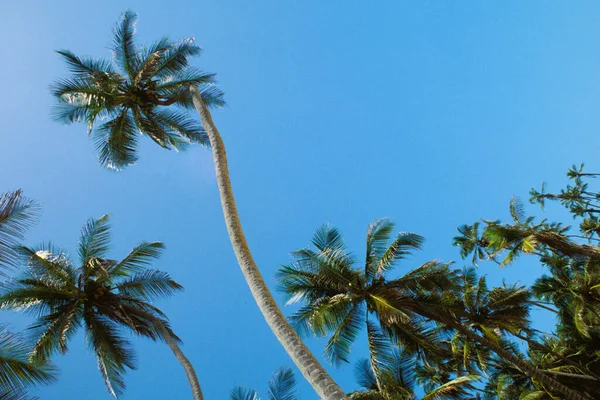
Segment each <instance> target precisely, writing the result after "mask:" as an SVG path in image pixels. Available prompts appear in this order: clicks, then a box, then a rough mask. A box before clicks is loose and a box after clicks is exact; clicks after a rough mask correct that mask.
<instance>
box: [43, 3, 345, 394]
mask: <svg viewBox="0 0 600 400" xmlns="http://www.w3.org/2000/svg"><path fill="white" fill-rule="evenodd" d="M135 18H136V16H135V14H134V13H133V12H132V11H126V12H125V13H124V14H123V17H122V19H121V21H120V22H119V23H118V25H117V27H116V29H115V38H114V48H113V50H114V53H115V56H116V57H115V59H116V63H117V65H116V66H114V65H113V64H112V63H111V62H108V61H99V60H91V59H85V58H79V57H77V56H75V55H73V54H72V53H70V52H68V51H66V50H61V51H60V52H59V53H60V54H61V55H62V56H63V57H64V58H65V59H66V61H67V63H68V65H69V67H70V69H71V72H72V73H73V74H74V75H73V77H72V78H71V79H65V80H62V81H58V82H57V83H56V84H55V85H54V87H53V93H54V95H55V96H56V97H57V98H58V101H59V107H58V109H57V111H56V116H57V119H59V120H61V121H64V122H77V121H85V122H87V124H88V130H90V132H92V136H93V138H94V139H95V141H96V148H97V150H98V153H99V159H100V162H101V163H102V165H104V166H107V167H111V168H117V169H120V168H123V167H125V166H127V165H129V164H132V163H134V162H135V161H136V160H137V155H136V143H137V142H136V140H137V131H138V130H139V131H140V132H142V133H144V134H146V135H148V136H149V137H150V138H151V139H152V140H154V141H155V142H156V143H158V144H159V145H160V146H162V147H164V148H176V149H182V148H184V147H185V145H186V144H187V143H200V144H202V145H210V147H211V148H212V150H213V157H214V163H215V169H216V177H217V184H218V187H219V193H220V196H221V204H222V207H223V214H224V217H225V223H226V225H227V230H228V232H229V238H230V240H231V243H232V246H233V249H234V252H235V254H236V257H237V260H238V263H239V265H240V267H241V269H242V272H243V274H244V276H245V278H246V282H247V283H248V286H249V287H250V291H251V292H252V295H253V296H254V299H255V301H256V302H257V304H258V306H259V308H260V310H261V312H262V314H263V316H264V317H265V319H266V321H267V323H268V324H269V326H270V327H271V330H272V331H273V332H274V334H275V336H276V337H277V339H278V340H279V342H280V343H281V344H282V345H283V347H284V348H285V350H286V351H287V353H288V354H289V355H290V357H291V358H292V360H293V361H294V363H295V364H296V366H298V368H299V369H300V371H301V372H302V374H303V375H304V377H305V378H306V379H307V380H308V382H309V383H310V384H311V385H312V386H313V388H314V389H315V391H316V392H317V394H318V395H319V396H321V398H323V399H327V400H339V399H342V398H344V397H345V395H344V392H343V390H342V389H341V388H340V387H339V386H338V385H337V384H336V383H335V381H333V379H332V378H331V377H330V376H329V374H328V373H327V371H325V369H324V368H323V367H322V366H321V365H320V364H319V362H318V361H317V359H316V358H315V357H314V356H313V355H312V353H311V352H310V350H309V349H308V347H306V345H305V344H304V343H303V342H302V341H301V340H300V338H299V337H298V335H297V334H296V332H295V331H294V329H293V328H292V327H291V326H290V324H289V323H288V322H287V320H286V319H285V316H284V315H283V314H282V313H281V310H280V309H279V307H278V306H277V303H276V302H275V299H274V298H273V296H272V295H271V293H270V291H269V288H268V287H267V285H266V283H265V281H264V279H263V278H262V276H261V274H260V271H259V270H258V267H257V266H256V263H255V262H254V260H253V258H252V254H251V253H250V249H249V248H248V245H247V243H246V239H245V236H244V233H243V230H242V226H241V223H240V219H239V216H238V213H237V208H236V205H235V200H234V197H233V191H232V188H231V182H230V180H229V171H228V167H227V156H226V153H225V147H224V144H223V141H222V139H221V136H220V134H219V131H218V130H217V128H216V126H215V125H214V123H213V121H212V117H211V115H210V111H209V109H208V107H211V106H220V105H223V104H224V101H223V98H222V93H221V92H220V91H219V90H218V89H217V88H216V87H215V86H214V84H213V80H214V75H212V74H206V73H203V72H200V71H197V70H195V69H192V68H190V67H189V63H188V58H189V57H191V56H194V55H198V54H199V53H200V48H199V47H198V46H196V45H194V44H193V41H192V40H191V39H186V40H183V41H181V42H178V43H171V42H169V41H168V40H167V39H162V40H161V41H159V42H158V43H155V44H153V45H152V46H150V47H148V48H147V49H144V50H140V49H138V48H137V47H136V46H135V45H134V42H133V33H134V22H135ZM118 70H120V72H118ZM192 105H193V106H195V108H196V110H197V111H198V113H199V114H200V119H201V122H202V126H203V128H202V126H200V125H199V124H198V123H196V122H195V121H193V120H189V119H188V118H187V116H186V115H185V114H182V113H180V112H179V111H176V110H173V109H172V107H170V106H179V107H182V108H189V107H191V106H192ZM98 117H104V118H108V119H109V120H108V121H107V122H105V123H103V124H101V125H100V126H99V127H97V128H96V129H95V130H94V129H93V126H94V123H95V122H96V119H97V118H98Z"/></svg>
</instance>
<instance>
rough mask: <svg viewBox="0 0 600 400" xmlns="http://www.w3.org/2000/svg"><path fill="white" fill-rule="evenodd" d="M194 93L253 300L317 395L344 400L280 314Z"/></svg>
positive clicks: (212, 129)
mask: <svg viewBox="0 0 600 400" xmlns="http://www.w3.org/2000/svg"><path fill="white" fill-rule="evenodd" d="M191 90H192V98H193V101H194V106H195V107H196V110H197V111H198V114H200V119H201V121H202V125H203V126H204V129H205V130H206V133H207V134H208V138H209V140H210V145H211V147H212V152H213V158H214V163H215V171H216V176H217V185H218V186H219V194H220V197H221V206H222V208H223V214H224V217H225V224H226V226H227V231H228V233H229V239H230V240H231V244H232V246H233V251H234V252H235V255H236V257H237V260H238V263H239V265H240V268H241V269H242V273H243V274H244V277H245V278H246V282H247V283H248V286H249V288H250V291H251V292H252V296H253V297H254V300H255V301H256V303H257V304H258V307H259V309H260V311H261V313H262V315H263V316H264V318H265V320H266V321H267V323H268V324H269V326H270V327H271V330H272V331H273V333H274V334H275V336H276V337H277V339H278V340H279V342H280V343H281V344H282V346H283V347H284V349H285V350H286V351H287V353H288V354H289V356H290V357H291V358H292V360H293V361H294V363H295V364H296V366H297V367H298V368H299V369H300V372H302V375H304V377H305V378H306V380H307V381H308V382H309V383H310V384H311V385H312V387H313V388H314V389H315V391H316V392H317V394H318V395H319V396H320V397H321V398H322V399H326V400H340V399H345V398H346V395H345V393H344V391H343V390H342V389H341V388H340V387H339V386H338V385H337V383H335V381H334V380H333V379H331V377H330V376H329V374H328V373H327V371H325V369H324V368H323V367H322V366H321V365H320V364H319V362H318V361H317V359H316V358H315V357H314V356H313V355H312V353H311V352H310V350H309V349H308V347H306V345H305V344H304V343H303V342H302V340H301V339H300V337H299V336H298V334H297V333H296V331H295V330H294V328H292V326H291V325H290V324H289V323H288V321H287V319H286V318H285V316H284V315H283V313H282V312H281V310H279V307H278V306H277V303H276V302H275V300H274V299H273V296H272V295H271V292H269V288H268V287H267V285H266V283H265V281H264V279H263V278H262V276H261V274H260V271H259V270H258V267H257V266H256V264H255V263H254V259H253V258H252V254H251V253H250V249H249V248H248V244H247V243H246V238H245V236H244V232H243V230H242V225H241V223H240V219H239V216H238V212H237V208H236V205H235V199H234V197H233V191H232V189H231V182H230V181H229V169H228V167H227V155H226V153H225V146H224V144H223V140H222V139H221V135H220V134H219V131H218V130H217V128H216V126H215V125H214V123H213V120H212V117H211V115H210V111H209V110H208V107H207V106H206V104H205V103H204V100H203V99H202V96H201V94H200V91H199V90H198V88H196V87H191Z"/></svg>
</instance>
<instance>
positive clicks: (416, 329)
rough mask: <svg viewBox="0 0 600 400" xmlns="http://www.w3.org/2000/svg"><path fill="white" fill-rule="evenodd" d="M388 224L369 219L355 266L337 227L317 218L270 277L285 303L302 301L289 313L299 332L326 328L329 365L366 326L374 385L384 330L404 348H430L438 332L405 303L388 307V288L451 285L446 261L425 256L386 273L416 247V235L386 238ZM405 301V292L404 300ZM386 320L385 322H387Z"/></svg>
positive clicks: (386, 358)
mask: <svg viewBox="0 0 600 400" xmlns="http://www.w3.org/2000/svg"><path fill="white" fill-rule="evenodd" d="M393 229H394V224H393V222H392V221H391V220H389V219H380V220H377V221H374V222H372V223H371V224H370V225H369V229H368V230H367V237H366V242H367V249H366V255H365V258H364V264H362V265H357V263H356V261H355V258H354V256H353V255H352V254H351V253H350V252H348V251H347V250H346V247H345V244H344V241H343V239H342V236H341V234H340V233H339V231H338V230H337V229H336V228H334V227H332V226H330V225H324V226H323V227H321V228H320V229H318V230H317V231H316V233H315V235H314V237H313V240H312V244H313V245H314V247H315V248H316V250H313V249H310V248H304V249H302V250H299V251H296V252H294V253H292V256H293V258H294V262H293V263H292V264H290V265H285V266H283V267H281V269H280V270H279V272H278V275H277V277H278V280H279V282H280V284H281V287H282V290H283V292H284V293H286V295H287V296H288V298H289V301H288V304H292V303H296V302H299V301H304V302H305V303H306V304H305V305H304V306H302V307H301V308H300V309H299V310H298V311H297V312H296V313H295V314H294V315H293V316H292V317H291V320H292V322H293V325H294V326H295V327H296V329H298V330H299V331H300V332H301V333H308V332H312V333H314V334H316V335H318V336H325V335H327V334H330V338H329V340H328V342H327V346H326V348H325V356H326V358H327V359H329V360H330V361H331V362H332V363H333V364H334V365H340V364H341V363H344V362H348V361H349V355H350V351H351V346H352V344H353V342H354V341H355V339H356V337H357V336H358V333H359V332H360V330H361V329H362V328H364V329H366V332H367V344H368V347H369V356H370V358H369V363H370V365H371V369H372V370H373V373H374V376H375V378H376V381H377V382H378V389H379V391H381V392H383V391H384V387H383V386H384V385H383V380H384V375H385V371H386V370H387V369H388V367H387V365H389V364H390V362H391V359H390V354H391V349H390V346H391V344H390V342H389V337H391V338H392V339H393V340H394V341H395V342H396V343H397V344H399V345H401V346H402V347H403V349H404V351H405V352H412V353H413V354H416V353H418V352H421V353H422V352H425V353H437V352H438V350H439V346H438V345H437V344H436V343H438V342H439V340H440V338H439V337H438V335H437V332H438V331H437V330H436V329H435V328H436V326H435V325H434V324H433V323H432V322H431V321H430V320H427V319H425V318H422V317H421V316H420V315H419V314H418V313H416V312H414V311H412V310H411V309H410V308H408V307H404V308H403V309H398V308H394V307H392V306H391V305H390V304H389V301H388V296H389V294H390V293H395V292H396V291H401V292H403V293H406V294H412V293H419V292H423V291H436V290H438V289H437V288H451V287H453V286H454V285H455V283H454V282H453V281H454V280H456V274H455V273H454V272H452V271H450V269H449V264H443V263H441V262H438V261H432V262H428V263H425V264H423V265H422V266H420V267H418V268H416V269H414V270H412V271H409V272H408V273H406V274H405V275H404V276H402V277H400V278H397V279H393V280H386V279H385V278H386V276H387V275H388V274H389V272H390V271H391V269H392V267H393V266H394V264H396V263H397V262H398V261H400V260H401V259H403V258H405V257H406V256H407V255H408V254H410V252H411V251H412V250H415V249H419V248H420V247H421V244H422V242H423V238H422V237H421V236H419V235H417V234H414V233H400V234H398V235H397V236H396V238H395V239H394V240H393V241H392V243H391V245H389V244H388V240H389V239H390V236H391V235H392V231H393ZM406 301H407V302H408V301H411V300H410V299H408V298H407V300H406ZM389 321H393V322H394V323H393V324H389V323H388V322H389Z"/></svg>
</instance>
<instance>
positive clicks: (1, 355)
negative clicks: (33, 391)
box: [0, 326, 55, 400]
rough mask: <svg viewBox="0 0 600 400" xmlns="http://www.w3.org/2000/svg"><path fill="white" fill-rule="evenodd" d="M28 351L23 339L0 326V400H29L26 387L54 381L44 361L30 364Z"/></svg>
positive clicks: (48, 366)
mask: <svg viewBox="0 0 600 400" xmlns="http://www.w3.org/2000/svg"><path fill="white" fill-rule="evenodd" d="M29 350H30V346H29V344H28V343H27V341H26V340H25V339H24V338H23V337H21V336H20V335H17V334H14V333H12V332H10V331H9V330H8V329H7V327H6V326H0V399H3V400H4V399H6V400H8V399H11V400H12V399H14V400H21V399H22V400H25V399H30V397H29V396H27V393H26V389H27V388H28V387H31V386H33V385H35V384H48V383H51V382H53V381H54V380H55V378H54V376H55V369H54V368H53V367H52V366H51V365H50V364H49V363H48V362H47V361H45V360H43V361H35V362H31V361H30V360H29V357H28V353H29Z"/></svg>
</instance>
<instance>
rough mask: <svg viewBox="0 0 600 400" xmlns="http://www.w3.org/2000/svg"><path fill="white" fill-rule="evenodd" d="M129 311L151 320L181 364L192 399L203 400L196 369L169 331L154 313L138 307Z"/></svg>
mask: <svg viewBox="0 0 600 400" xmlns="http://www.w3.org/2000/svg"><path fill="white" fill-rule="evenodd" d="M130 312H131V313H133V314H137V315H139V316H140V317H142V318H144V319H146V320H148V321H151V322H152V323H153V324H154V326H155V327H156V328H157V329H158V331H159V333H160V336H161V337H162V338H163V339H164V340H165V342H166V343H167V346H169V348H170V349H171V351H172V352H173V354H174V355H175V358H177V361H179V363H180V364H181V366H182V367H183V369H184V371H185V375H186V376H187V378H188V381H189V382H190V386H191V388H192V394H193V395H194V400H204V396H203V395H202V389H200V382H198V377H197V376H196V371H195V370H194V366H193V365H192V363H191V362H190V360H188V359H187V357H186V356H185V354H183V351H181V349H180V348H179V345H178V344H177V342H176V341H175V339H173V336H171V332H170V331H169V330H168V329H167V328H166V327H165V325H164V324H163V323H162V321H161V320H159V319H158V318H156V317H155V316H154V315H152V314H149V313H147V312H145V311H142V310H139V309H130Z"/></svg>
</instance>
